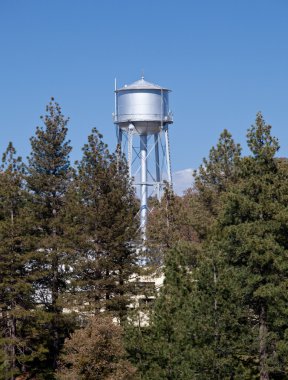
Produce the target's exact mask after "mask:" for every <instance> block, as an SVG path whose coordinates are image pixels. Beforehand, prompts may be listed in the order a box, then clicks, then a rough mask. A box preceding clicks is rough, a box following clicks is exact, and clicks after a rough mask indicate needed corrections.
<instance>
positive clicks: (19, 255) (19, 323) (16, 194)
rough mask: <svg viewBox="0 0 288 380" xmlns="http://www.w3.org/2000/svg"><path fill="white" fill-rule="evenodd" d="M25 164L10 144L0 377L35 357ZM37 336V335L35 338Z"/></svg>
mask: <svg viewBox="0 0 288 380" xmlns="http://www.w3.org/2000/svg"><path fill="white" fill-rule="evenodd" d="M27 201H28V194H27V192H26V191H25V188H24V166H23V164H22V161H21V158H20V157H17V156H16V150H15V148H14V147H13V145H12V143H9V145H8V148H7V150H6V151H5V153H4V154H3V158H2V165H1V171H0V239H1V246H0V308H1V313H0V315H1V317H0V325H1V338H0V352H1V354H0V355H1V362H0V363H1V364H0V368H1V370H0V372H1V373H0V378H1V379H5V380H8V379H9V380H10V379H14V378H15V375H16V374H19V373H21V372H22V371H25V370H26V368H27V367H29V362H30V361H31V360H33V350H32V347H33V343H32V339H33V338H32V336H31V335H30V334H29V333H28V331H29V329H30V326H31V324H32V322H33V320H34V319H35V313H33V308H34V299H33V288H32V284H33V283H32V281H33V276H32V268H31V265H30V263H31V255H30V250H31V242H30V241H29V239H27V235H29V233H30V226H29V221H28V218H27V216H28V210H27ZM34 338H35V337H34Z"/></svg>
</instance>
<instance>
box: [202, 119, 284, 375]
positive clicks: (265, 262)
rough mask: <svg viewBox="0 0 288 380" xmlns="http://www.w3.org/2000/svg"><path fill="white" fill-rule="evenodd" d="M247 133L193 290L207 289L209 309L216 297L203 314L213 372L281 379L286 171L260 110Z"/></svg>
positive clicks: (277, 146) (274, 140) (282, 372)
mask: <svg viewBox="0 0 288 380" xmlns="http://www.w3.org/2000/svg"><path fill="white" fill-rule="evenodd" d="M247 137H248V145H249V147H250V149H251V152H252V154H253V156H252V157H245V158H243V159H242V160H241V163H240V165H239V169H240V171H239V180H238V181H237V184H235V185H232V186H231V187H230V188H228V191H227V193H226V194H225V195H224V197H223V203H222V205H223V206H222V210H221V212H220V215H219V217H218V221H217V223H216V226H215V230H214V233H213V237H212V239H211V243H210V250H211V252H214V256H212V255H210V262H211V264H210V282H209V281H207V275H206V276H204V275H202V276H200V277H199V278H198V288H199V289H200V290H202V289H204V290H203V293H202V294H204V296H205V297H206V299H207V302H208V303H209V297H208V296H207V295H209V289H210V292H212V290H213V289H214V293H213V294H211V297H210V305H211V306H210V310H211V309H212V308H213V303H215V300H216V302H217V307H216V311H215V312H217V316H216V318H214V322H213V319H212V320H211V321H210V322H209V319H207V318H204V320H205V322H206V323H207V325H206V327H205V331H206V336H207V326H210V329H211V333H210V340H211V339H212V337H213V334H215V331H217V346H216V345H215V349H216V348H217V351H215V350H214V358H215V363H216V364H217V365H216V367H217V370H218V372H217V371H216V373H218V374H219V373H220V374H221V376H222V377H221V378H223V379H225V378H227V379H229V378H231V376H232V375H233V378H234V379H243V378H247V379H252V378H254V377H255V379H260V380H267V379H286V378H287V373H288V367H287V364H288V363H287V348H288V344H287V331H288V330H287V327H288V325H287V320H288V309H287V301H288V299H287V292H286V290H284V289H286V286H287V280H288V278H287V276H288V260H287V246H288V245H287V220H288V219H287V218H288V213H287V200H288V198H287V194H288V185H287V183H288V182H287V179H288V178H287V175H288V172H287V169H286V168H285V166H283V165H279V163H278V161H277V159H275V158H274V155H275V153H276V152H277V151H278V149H279V145H278V141H277V139H275V138H274V137H273V136H271V126H269V125H267V124H266V123H265V121H264V119H263V117H262V115H261V114H260V113H259V114H257V117H256V123H255V125H253V126H252V127H251V128H250V130H249V131H248V135H247ZM208 257H209V256H208ZM212 258H213V260H212ZM206 264H207V263H206ZM213 266H214V268H213ZM207 268H208V271H209V266H208V265H206V269H207ZM215 268H216V269H215ZM203 271H204V270H203ZM213 274H214V275H216V278H215V277H214V278H213ZM208 278H209V277H208ZM201 286H202V288H201ZM205 287H206V290H205ZM207 288H208V290H207ZM200 294H201V293H200ZM208 310H209V309H208ZM221 312H222V313H221ZM224 313H225V314H224ZM221 314H222V315H221ZM200 315H201V313H200ZM223 315H224V316H225V315H226V316H227V317H225V321H224V322H223ZM215 321H216V323H217V326H216V327H217V330H216V329H215V327H214V328H213V323H215ZM231 332H232V334H231ZM227 338H230V339H227ZM219 342H220V343H221V346H220V348H221V347H222V348H221V349H220V350H219ZM208 346H209V344H207V345H206V347H208ZM216 354H217V355H216ZM232 363H233V365H232ZM232 367H233V371H232V369H231V368H232ZM229 368H230V369H229ZM213 373H214V374H215V371H214V372H213ZM225 376H226V377H225ZM229 376H230V377H229ZM212 378H213V377H212Z"/></svg>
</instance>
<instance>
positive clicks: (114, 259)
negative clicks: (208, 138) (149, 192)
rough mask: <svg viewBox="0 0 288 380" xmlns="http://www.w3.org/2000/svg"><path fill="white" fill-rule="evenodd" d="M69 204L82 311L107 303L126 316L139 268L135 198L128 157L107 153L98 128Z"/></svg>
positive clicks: (86, 149)
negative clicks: (126, 159) (132, 277)
mask: <svg viewBox="0 0 288 380" xmlns="http://www.w3.org/2000/svg"><path fill="white" fill-rule="evenodd" d="M69 207H70V209H69V219H70V226H71V231H73V232H72V234H73V235H74V246H75V253H76V256H75V265H74V272H73V276H74V277H73V278H74V282H73V285H74V288H75V295H76V298H78V301H76V303H78V302H79V295H80V298H81V303H82V310H83V311H85V312H86V311H87V309H88V311H90V312H93V313H97V312H99V311H100V310H101V309H102V308H104V309H105V310H110V311H111V312H112V313H114V314H115V315H116V316H118V317H119V318H120V319H122V318H123V317H124V315H125V314H126V307H127V303H129V295H131V291H132V288H134V284H133V283H131V282H129V278H130V276H131V275H132V274H133V273H135V271H136V269H137V265H136V264H137V255H136V250H135V247H134V246H133V243H135V238H136V232H137V220H136V219H135V216H136V213H137V204H136V200H135V195H134V190H133V189H132V186H131V184H130V180H129V178H128V172H127V167H126V164H125V162H124V161H123V160H122V159H121V158H119V157H118V156H117V155H116V154H110V153H109V151H108V149H107V145H106V144H105V143H104V142H103V141H102V135H101V134H99V133H98V131H97V130H96V129H93V131H92V134H91V135H90V136H89V137H88V143H87V144H85V146H84V148H83V158H82V160H81V161H80V162H79V163H78V164H77V173H76V174H75V178H74V180H73V183H72V184H71V188H70V206H69Z"/></svg>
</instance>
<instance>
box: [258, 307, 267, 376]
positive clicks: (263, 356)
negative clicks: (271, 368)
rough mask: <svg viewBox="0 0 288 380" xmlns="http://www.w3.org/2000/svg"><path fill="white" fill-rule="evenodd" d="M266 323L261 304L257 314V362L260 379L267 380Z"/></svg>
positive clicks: (264, 312)
mask: <svg viewBox="0 0 288 380" xmlns="http://www.w3.org/2000/svg"><path fill="white" fill-rule="evenodd" d="M267 332H268V330H267V324H266V310H265V307H264V306H263V305H261V309H260V315H259V364H260V380H269V372H268V368H267Z"/></svg>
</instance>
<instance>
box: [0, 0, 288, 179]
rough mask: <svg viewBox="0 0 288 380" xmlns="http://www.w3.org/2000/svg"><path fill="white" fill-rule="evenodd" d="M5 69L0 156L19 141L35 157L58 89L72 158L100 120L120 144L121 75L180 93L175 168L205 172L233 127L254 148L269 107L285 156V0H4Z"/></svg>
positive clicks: (1, 46)
mask: <svg viewBox="0 0 288 380" xmlns="http://www.w3.org/2000/svg"><path fill="white" fill-rule="evenodd" d="M0 69H1V70H0V130H1V138H0V151H3V150H4V149H5V147H6V146H7V143H8V141H10V140H12V141H13V143H14V145H15V146H16V148H17V151H18V153H19V154H20V155H22V156H23V157H26V156H27V154H28V153H29V150H30V145H29V137H30V136H31V135H33V134H34V131H35V127H36V126H37V125H40V124H41V121H40V119H39V116H40V115H41V114H43V113H44V111H45V105H46V104H47V102H48V101H49V98H50V97H51V96H54V97H55V99H56V100H57V101H58V102H59V103H60V104H61V106H62V109H63V113H64V114H65V115H67V116H69V117H70V123H69V138H70V139H71V141H72V145H73V148H74V149H73V153H72V155H71V158H72V160H73V161H74V160H75V159H78V158H79V157H80V156H81V146H82V145H83V144H84V143H85V141H86V139H87V136H88V134H89V132H90V130H91V128H92V127H97V128H98V129H99V130H100V131H101V132H102V133H103V135H104V139H105V141H106V142H107V143H108V144H109V146H110V147H111V149H113V148H114V146H115V144H116V138H115V129H114V126H113V123H112V118H111V113H112V112H113V107H114V94H113V89H114V78H115V77H117V80H118V83H119V85H123V84H125V83H130V82H133V81H134V80H137V79H139V78H140V76H141V72H142V71H144V73H145V79H146V80H148V81H151V82H154V83H158V84H160V85H162V86H165V87H168V88H171V89H172V91H173V92H172V93H171V97H170V106H171V109H172V111H173V113H174V124H173V125H172V127H171V128H170V139H171V150H172V154H171V156H172V157H171V158H172V169H173V171H174V172H179V171H182V170H184V169H189V168H197V167H198V166H199V164H200V163H201V160H202V158H203V157H204V156H207V154H208V152H209V149H210V147H211V146H212V145H214V144H215V143H216V142H217V139H218V136H219V134H220V132H221V131H222V130H223V129H224V128H227V129H228V130H229V131H230V132H231V133H232V134H233V137H234V138H235V140H236V141H237V142H240V143H241V144H242V145H243V146H244V147H245V135H246V130H247V128H248V127H249V126H250V125H251V124H252V123H253V121H254V119H255V115H256V112H257V111H259V110H261V111H262V112H263V114H264V117H265V119H266V121H267V122H269V123H270V124H271V125H272V126H273V132H274V134H275V135H276V136H277V137H278V138H279V140H280V144H281V151H280V152H279V155H280V156H287V152H288V128H287V127H288V122H287V109H288V107H287V103H288V75H287V70H288V2H287V0H241V1H240V0H238V1H236V0H234V1H233V0H217V1H215V0H197V1H196V0H178V1H174V0H173V1H172V0H146V1H137V0H133V1H132V0H105V1H104V0H103V1H100V0H82V1H80V0H77V1H76V0H49V1H48V0H25V1H19V0H0ZM247 152H248V151H247V149H246V148H245V149H244V153H247ZM183 173H189V178H190V174H191V173H190V171H188V170H186V171H184V172H183Z"/></svg>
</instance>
